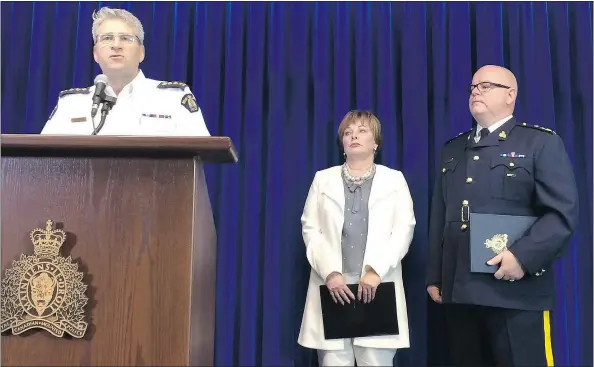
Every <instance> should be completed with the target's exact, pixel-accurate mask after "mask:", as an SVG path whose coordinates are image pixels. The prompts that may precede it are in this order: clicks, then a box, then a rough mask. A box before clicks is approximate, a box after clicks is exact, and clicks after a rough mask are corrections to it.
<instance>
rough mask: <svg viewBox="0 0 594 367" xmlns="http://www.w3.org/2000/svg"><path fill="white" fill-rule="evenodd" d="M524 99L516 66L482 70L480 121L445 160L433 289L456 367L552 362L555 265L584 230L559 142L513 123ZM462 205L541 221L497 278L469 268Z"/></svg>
mask: <svg viewBox="0 0 594 367" xmlns="http://www.w3.org/2000/svg"><path fill="white" fill-rule="evenodd" d="M516 93H517V84H516V79H515V77H514V75H513V74H512V73H511V72H510V71H509V70H507V69H505V68H502V67H498V66H491V65H489V66H485V67H483V68H481V69H479V70H478V71H477V72H476V74H475V75H474V77H473V79H472V85H471V87H470V98H469V108H470V112H471V113H472V115H473V117H474V118H475V120H476V121H477V123H478V125H477V127H476V128H473V129H472V130H471V131H469V132H466V133H463V134H461V135H459V136H457V137H455V138H453V139H451V140H449V141H448V142H447V143H446V144H445V146H444V147H443V148H442V151H441V156H440V157H439V159H440V161H439V172H438V174H437V177H436V182H435V189H434V193H433V200H432V207H431V218H430V234H429V246H430V249H429V259H428V264H427V265H428V269H427V291H428V293H429V295H430V296H431V298H432V299H433V300H434V301H435V302H437V303H441V304H443V305H444V306H445V307H444V311H445V315H446V325H447V328H448V334H447V338H448V340H449V341H450V343H451V346H450V351H451V357H452V360H453V363H454V365H457V366H485V365H492V364H497V365H500V366H546V365H552V363H553V355H552V347H551V344H550V338H551V336H550V332H549V329H548V327H549V311H550V310H551V309H553V307H554V298H555V297H554V278H553V271H552V264H553V261H554V260H555V259H557V258H558V257H559V256H560V255H561V253H562V252H563V250H564V249H565V248H566V246H567V245H568V244H569V242H570V240H571V238H572V235H573V232H574V230H575V227H576V223H577V216H578V197H577V188H576V184H575V179H574V174H573V170H572V166H571V163H570V160H569V157H568V155H567V153H566V151H565V147H564V145H563V142H562V140H561V138H560V137H559V136H557V135H556V133H555V132H553V131H552V130H550V129H547V128H542V127H538V126H536V125H535V126H531V125H528V124H527V123H523V122H520V121H517V120H516V119H515V118H514V117H513V115H512V114H513V110H514V105H515V101H516ZM463 205H464V206H466V207H467V208H470V211H471V212H476V213H488V214H503V215H521V216H536V217H537V220H536V222H535V223H534V224H533V225H532V226H531V228H530V229H529V230H528V231H527V232H526V233H525V235H524V236H523V237H521V238H520V239H519V240H518V241H517V242H516V243H514V244H511V245H510V246H509V249H508V250H505V251H504V252H502V253H500V254H499V255H497V256H495V257H494V258H493V259H491V260H490V261H489V262H488V264H489V265H497V266H498V270H497V272H496V273H495V274H494V275H493V274H483V273H471V272H470V270H469V267H470V260H469V232H470V228H469V226H470V225H471V224H470V223H468V222H467V220H468V218H462V217H461V216H462V207H463ZM485 347H486V348H485ZM481 348H483V349H484V350H485V352H484V353H483V352H482V351H481Z"/></svg>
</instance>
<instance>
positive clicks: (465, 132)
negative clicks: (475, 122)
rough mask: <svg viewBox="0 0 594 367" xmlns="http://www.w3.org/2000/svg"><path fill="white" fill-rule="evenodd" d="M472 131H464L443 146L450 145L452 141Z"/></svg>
mask: <svg viewBox="0 0 594 367" xmlns="http://www.w3.org/2000/svg"><path fill="white" fill-rule="evenodd" d="M471 131H472V129H470V130H468V131H464V132H462V133H460V134H458V135H456V136H454V137H453V138H451V139H450V140H448V141H446V142H445V144H444V145H447V144H449V143H451V142H452V141H454V140H456V139H458V138H459V137H460V136H462V135H464V134H469V133H470V132H471Z"/></svg>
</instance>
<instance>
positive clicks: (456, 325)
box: [444, 304, 554, 367]
mask: <svg viewBox="0 0 594 367" xmlns="http://www.w3.org/2000/svg"><path fill="white" fill-rule="evenodd" d="M444 306H445V317H446V325H447V329H448V340H449V342H450V357H451V359H452V362H453V365H454V366H463V367H467V366H468V367H470V366H473V367H475V366H506V367H507V366H510V367H511V366H514V367H515V366H518V367H519V366H526V367H528V366H530V367H542V366H553V365H554V361H553V352H552V346H551V332H550V319H549V312H548V311H545V312H543V311H524V310H513V309H504V308H495V307H486V306H476V305H461V304H446V305H444Z"/></svg>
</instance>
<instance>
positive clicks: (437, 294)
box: [427, 285, 441, 303]
mask: <svg viewBox="0 0 594 367" xmlns="http://www.w3.org/2000/svg"><path fill="white" fill-rule="evenodd" d="M427 293H429V295H430V296H431V299H432V300H433V302H435V303H441V290H440V289H439V288H438V287H437V286H435V285H430V286H428V287H427Z"/></svg>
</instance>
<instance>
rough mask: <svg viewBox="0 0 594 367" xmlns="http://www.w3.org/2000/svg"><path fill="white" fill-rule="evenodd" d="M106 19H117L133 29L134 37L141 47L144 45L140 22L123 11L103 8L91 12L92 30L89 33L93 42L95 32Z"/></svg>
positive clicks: (94, 40)
mask: <svg viewBox="0 0 594 367" xmlns="http://www.w3.org/2000/svg"><path fill="white" fill-rule="evenodd" d="M108 19H118V20H121V21H122V22H124V23H126V24H128V25H129V26H130V27H132V29H134V33H135V36H136V37H138V40H139V41H140V44H141V45H144V29H143V28H142V23H140V20H138V18H136V17H135V16H134V14H132V13H130V12H129V11H127V10H124V9H110V8H108V7H103V8H101V9H99V11H96V12H93V28H92V30H91V32H92V33H93V42H97V36H98V34H97V32H98V30H99V27H100V26H101V23H103V22H104V21H106V20H108Z"/></svg>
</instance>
